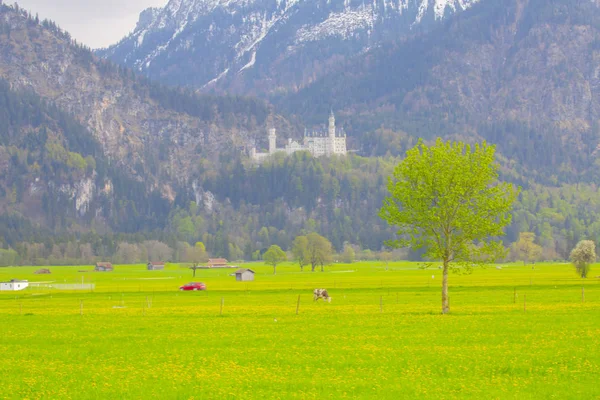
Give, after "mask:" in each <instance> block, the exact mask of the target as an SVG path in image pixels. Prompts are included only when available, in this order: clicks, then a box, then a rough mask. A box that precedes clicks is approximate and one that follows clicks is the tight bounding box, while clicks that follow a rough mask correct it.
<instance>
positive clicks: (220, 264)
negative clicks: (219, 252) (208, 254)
mask: <svg viewBox="0 0 600 400" xmlns="http://www.w3.org/2000/svg"><path fill="white" fill-rule="evenodd" d="M208 267H209V268H226V267H227V260H226V259H224V258H209V259H208Z"/></svg>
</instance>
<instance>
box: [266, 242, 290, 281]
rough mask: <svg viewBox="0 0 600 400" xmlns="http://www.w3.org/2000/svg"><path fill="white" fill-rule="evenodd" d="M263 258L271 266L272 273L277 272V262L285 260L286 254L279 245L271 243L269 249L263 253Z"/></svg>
mask: <svg viewBox="0 0 600 400" xmlns="http://www.w3.org/2000/svg"><path fill="white" fill-rule="evenodd" d="M263 260H265V262H266V263H267V264H269V265H272V266H273V275H275V274H276V273H277V264H281V263H282V262H284V261H286V260H287V254H285V251H283V250H281V247H279V246H277V245H275V244H274V245H272V246H271V247H269V250H267V251H266V252H265V254H263Z"/></svg>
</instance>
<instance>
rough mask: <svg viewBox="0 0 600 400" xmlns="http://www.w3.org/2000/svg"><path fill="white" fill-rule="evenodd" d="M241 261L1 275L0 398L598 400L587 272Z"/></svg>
mask: <svg viewBox="0 0 600 400" xmlns="http://www.w3.org/2000/svg"><path fill="white" fill-rule="evenodd" d="M244 267H247V268H252V269H254V270H255V271H256V280H255V281H254V282H236V281H235V278H234V277H232V276H230V274H231V273H232V272H233V271H234V270H229V269H213V270H198V271H197V272H196V278H192V271H190V270H189V269H185V268H182V267H180V266H177V265H170V266H167V268H166V269H165V270H164V271H146V270H145V266H143V265H134V266H120V265H117V266H115V271H114V272H105V273H102V272H91V271H92V269H93V268H92V267H90V266H78V267H49V268H50V269H51V271H52V274H51V275H35V274H33V272H34V271H35V270H37V269H39V268H40V267H18V268H0V281H6V280H9V279H12V278H18V279H28V280H29V281H30V282H31V283H38V285H35V286H34V285H32V286H31V287H30V288H28V289H27V290H25V291H21V292H0V354H1V357H0V399H147V398H151V397H154V398H165V399H316V398H327V399H417V398H418V399H600V383H599V382H598V377H599V376H600V278H598V277H597V276H598V275H600V267H598V266H593V267H592V272H591V276H592V277H591V278H588V279H585V280H582V279H580V278H577V276H576V275H575V273H574V271H573V268H572V267H571V266H570V265H568V264H536V265H535V268H534V269H532V267H531V266H523V265H503V266H502V269H497V268H495V267H489V268H484V269H476V270H474V271H473V273H472V274H469V275H459V274H452V275H451V276H450V303H451V314H450V315H445V316H444V315H441V313H440V311H441V293H440V292H441V271H440V270H438V269H436V268H430V269H420V268H419V265H418V264H416V263H390V265H389V267H387V268H386V267H384V266H383V265H381V263H380V262H377V261H375V262H362V263H355V264H347V265H344V264H336V265H334V266H332V267H327V268H326V270H325V272H314V273H312V272H310V271H309V269H308V270H307V269H306V268H305V271H304V272H300V269H299V268H298V266H296V265H293V264H284V265H283V266H278V272H277V275H273V270H272V268H270V267H267V266H264V265H260V264H245V265H244ZM81 271H87V272H81ZM190 281H201V282H205V283H206V285H207V287H208V290H207V291H205V292H180V291H178V290H177V289H178V287H179V286H180V285H182V284H184V283H187V282H190ZM81 282H83V283H86V284H89V283H93V284H95V288H94V289H93V290H90V289H88V290H81V291H73V290H71V291H65V290H57V289H55V288H53V287H51V284H69V283H70V284H74V283H81ZM315 288H327V289H328V290H329V292H330V295H331V296H332V302H331V303H330V304H329V303H325V302H323V301H320V300H319V301H317V302H314V301H313V298H312V290H313V289H315ZM582 288H583V290H582ZM298 298H299V299H300V301H299V307H298ZM297 310H298V314H297V313H296V312H297Z"/></svg>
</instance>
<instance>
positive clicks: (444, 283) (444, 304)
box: [442, 260, 450, 314]
mask: <svg viewBox="0 0 600 400" xmlns="http://www.w3.org/2000/svg"><path fill="white" fill-rule="evenodd" d="M449 312H450V302H449V301H448V260H444V272H443V277H442V314H448V313H449Z"/></svg>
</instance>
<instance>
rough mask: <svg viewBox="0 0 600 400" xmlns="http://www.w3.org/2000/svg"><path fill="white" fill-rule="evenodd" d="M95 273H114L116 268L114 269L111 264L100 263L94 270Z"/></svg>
mask: <svg viewBox="0 0 600 400" xmlns="http://www.w3.org/2000/svg"><path fill="white" fill-rule="evenodd" d="M94 271H96V272H112V271H114V268H113V266H112V264H111V263H109V262H99V263H96V268H94Z"/></svg>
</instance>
